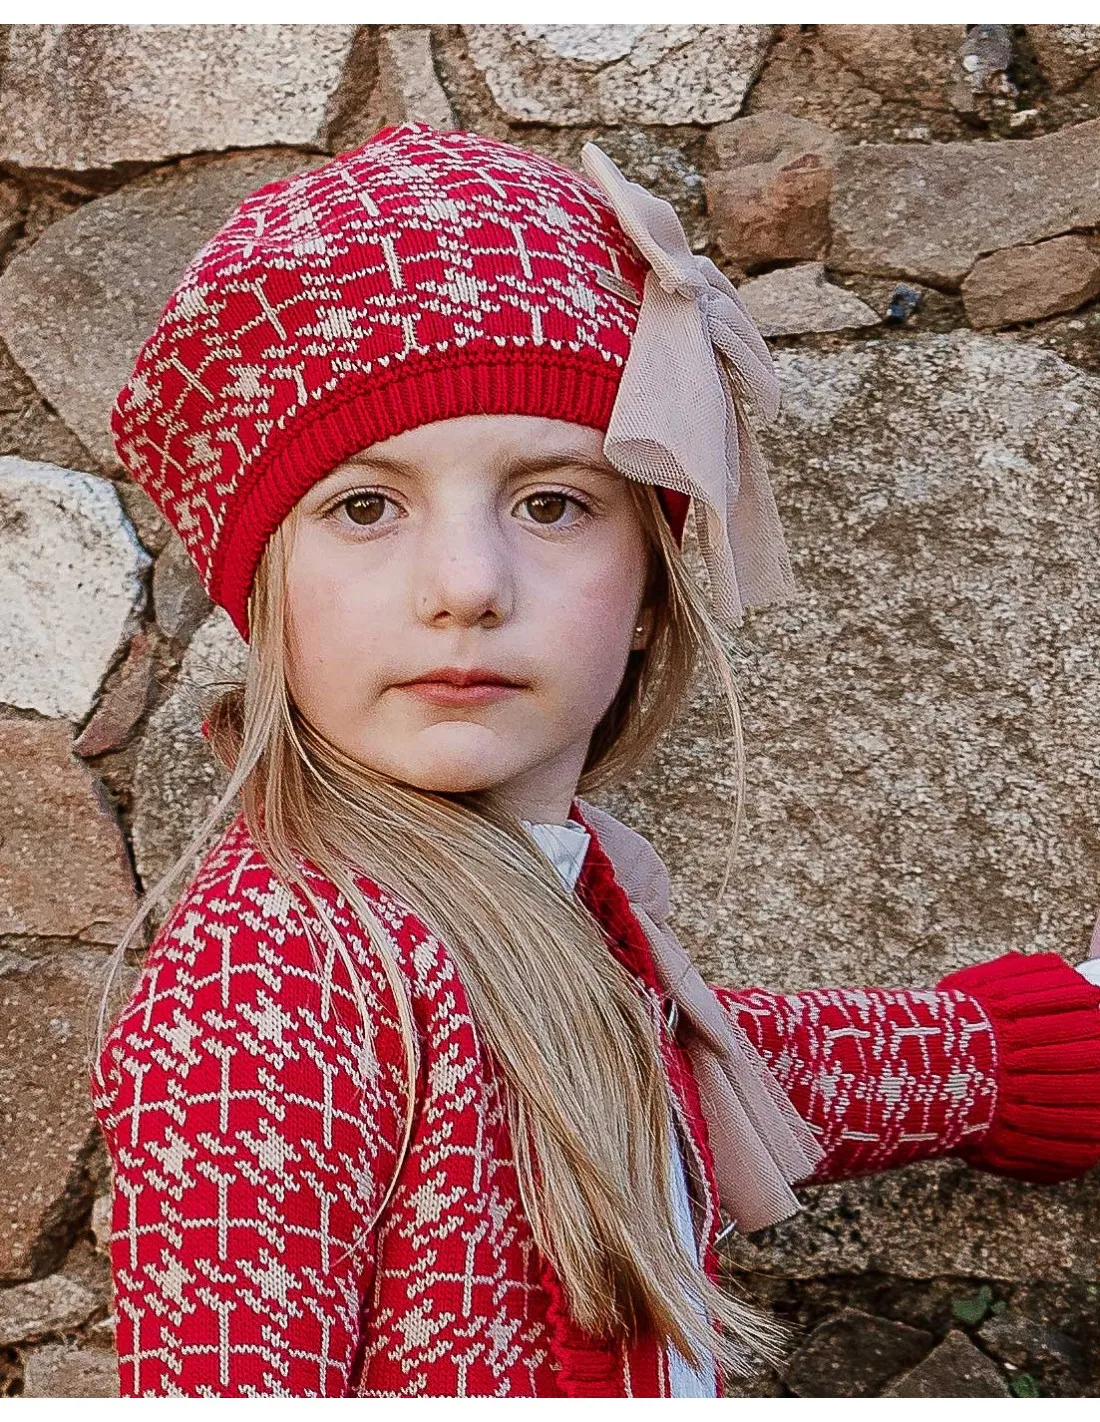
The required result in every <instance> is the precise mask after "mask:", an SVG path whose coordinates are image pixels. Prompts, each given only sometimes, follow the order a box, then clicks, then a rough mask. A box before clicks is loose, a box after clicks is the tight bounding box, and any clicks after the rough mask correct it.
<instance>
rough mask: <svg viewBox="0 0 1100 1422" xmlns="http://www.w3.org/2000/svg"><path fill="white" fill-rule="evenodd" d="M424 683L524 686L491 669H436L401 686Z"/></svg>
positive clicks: (411, 678) (402, 683)
mask: <svg viewBox="0 0 1100 1422" xmlns="http://www.w3.org/2000/svg"><path fill="white" fill-rule="evenodd" d="M422 683H431V684H432V685H438V684H440V683H443V684H446V685H450V686H522V685H523V683H522V682H519V681H516V680H514V679H513V678H512V677H507V676H504V675H503V674H502V673H500V672H495V671H493V670H492V669H491V668H489V667H467V668H462V667H436V668H435V669H434V670H432V671H427V672H424V673H423V674H422V675H421V676H417V677H410V679H409V680H408V681H403V682H400V683H399V685H401V686H418V685H420V684H422Z"/></svg>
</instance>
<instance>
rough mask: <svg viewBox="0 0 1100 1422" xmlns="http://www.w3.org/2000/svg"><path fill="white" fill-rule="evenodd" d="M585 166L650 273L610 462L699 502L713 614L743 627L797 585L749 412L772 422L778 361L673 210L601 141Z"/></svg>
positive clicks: (587, 150)
mask: <svg viewBox="0 0 1100 1422" xmlns="http://www.w3.org/2000/svg"><path fill="white" fill-rule="evenodd" d="M581 162H582V165H583V167H584V170H585V172H586V173H587V174H588V176H589V177H590V178H591V179H592V180H593V181H594V182H595V183H596V184H597V186H598V187H599V188H600V190H601V192H602V193H603V195H604V196H605V197H606V199H607V200H608V202H610V204H611V205H612V207H613V208H614V209H615V213H616V216H617V217H618V219H619V223H620V226H621V227H622V229H623V231H624V232H625V233H626V235H627V236H628V237H629V238H630V239H631V241H632V242H633V243H634V245H635V247H637V249H638V251H639V252H640V253H641V256H642V258H643V259H644V260H645V262H646V263H647V264H648V266H649V271H648V272H647V273H646V278H645V289H644V291H643V293H642V300H641V307H640V309H639V312H638V322H637V326H636V328H635V330H634V334H633V337H632V339H631V346H630V354H629V356H628V358H627V362H626V366H625V369H624V370H623V375H622V380H621V382H620V385H619V390H618V394H617V396H616V400H615V405H614V409H613V410H612V414H611V422H610V424H609V426H608V429H607V435H606V439H605V441H604V454H605V456H606V458H607V460H608V462H609V463H610V464H613V465H614V466H615V468H616V469H618V470H619V471H620V472H621V473H623V474H625V475H626V476H627V477H628V478H631V479H639V480H641V481H643V482H644V483H649V484H658V485H662V486H664V487H666V488H670V489H678V490H679V491H680V492H681V493H684V494H689V495H690V496H691V499H692V507H693V508H694V509H695V528H696V535H697V537H698V540H699V548H700V551H701V553H702V555H703V558H704V560H705V562H706V566H707V572H708V575H709V577H710V593H711V603H712V606H713V608H714V612H715V616H716V617H717V618H718V620H719V621H721V622H723V623H724V624H725V625H727V626H731V627H734V626H739V625H740V623H741V621H742V620H743V616H744V609H745V607H746V606H750V605H751V606H762V605H764V604H767V603H770V602H777V601H782V600H783V599H784V598H785V597H787V596H788V594H789V593H790V592H791V591H792V589H793V585H794V584H793V579H792V577H791V564H790V558H789V556H788V554H787V546H786V543H785V542H784V539H783V529H782V526H781V525H780V522H779V514H778V512H777V511H776V507H775V498H774V495H773V494H772V490H771V485H770V483H769V482H768V477H767V473H766V471H765V467H764V460H763V456H762V455H761V453H760V449H759V446H758V445H757V442H756V439H755V436H754V435H753V432H752V429H751V428H750V426H749V423H748V420H747V418H746V413H745V412H746V410H749V411H752V413H754V414H755V415H757V416H759V417H760V418H761V419H762V420H764V421H771V420H774V419H775V416H776V414H777V413H778V411H779V382H778V379H777V378H776V374H775V370H774V368H773V366H772V361H771V355H770V354H769V352H768V348H767V346H766V345H765V344H764V339H763V337H762V336H761V335H760V332H759V331H758V330H757V329H756V327H755V325H753V322H752V318H751V317H750V316H749V314H748V311H747V310H746V308H745V304H744V302H743V301H742V300H741V298H740V296H739V295H738V294H737V289H736V288H735V287H734V286H733V285H732V284H731V283H730V282H729V280H728V279H727V278H726V277H725V276H724V275H723V274H722V273H721V272H720V271H719V270H718V268H717V267H716V266H715V265H714V263H713V262H712V261H711V260H710V258H709V257H702V256H696V255H695V254H694V253H693V252H692V251H691V249H690V248H689V246H688V243H687V238H686V236H685V234H684V229H683V227H682V226H681V224H680V219H679V218H678V217H677V215H676V212H675V209H674V208H673V207H672V206H671V204H670V203H667V202H666V201H665V200H664V199H663V198H658V197H655V196H654V195H653V194H652V193H650V192H647V191H646V189H645V188H643V187H641V186H640V185H639V184H638V183H634V182H630V181H629V180H628V179H627V178H625V177H624V176H623V174H622V173H621V172H620V171H619V169H618V168H617V167H616V166H615V164H614V163H613V162H612V160H611V159H610V158H609V157H608V156H607V154H606V153H604V151H603V150H602V149H601V148H599V147H598V146H597V145H596V144H595V143H586V144H585V145H584V147H583V148H582V149H581Z"/></svg>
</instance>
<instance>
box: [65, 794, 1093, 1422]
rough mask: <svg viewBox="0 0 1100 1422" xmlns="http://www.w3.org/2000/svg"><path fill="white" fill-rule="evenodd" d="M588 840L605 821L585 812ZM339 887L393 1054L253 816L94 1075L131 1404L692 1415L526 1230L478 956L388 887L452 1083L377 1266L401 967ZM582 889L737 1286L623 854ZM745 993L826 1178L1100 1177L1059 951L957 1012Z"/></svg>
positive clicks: (1002, 975) (756, 1033)
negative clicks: (896, 1174) (623, 881)
mask: <svg viewBox="0 0 1100 1422" xmlns="http://www.w3.org/2000/svg"><path fill="white" fill-rule="evenodd" d="M571 814H572V816H573V817H574V818H575V819H577V820H580V821H581V822H582V823H584V820H583V816H582V815H581V814H580V812H579V810H578V807H577V805H576V804H574V805H573V807H572V810H571ZM589 828H591V827H589ZM310 883H311V887H312V888H313V890H314V891H315V893H316V894H317V896H318V901H319V903H320V905H321V907H322V908H323V910H324V912H325V913H326V914H327V915H328V916H329V917H330V919H331V921H332V923H334V924H335V926H336V928H337V929H338V930H339V932H340V933H341V934H342V935H343V937H344V940H345V941H346V942H347V944H348V945H349V947H350V949H351V952H352V955H353V958H354V960H355V962H356V963H357V965H358V967H359V969H360V976H361V982H362V987H363V991H364V992H365V994H366V998H367V1002H368V1005H369V1008H370V1012H371V1015H372V1019H373V1024H374V1029H375V1039H374V1049H373V1054H372V1053H371V1052H370V1051H364V1049H363V1040H362V1037H363V1034H362V1031H361V1028H360V1025H359V1024H360V1018H359V1014H358V1010H357V1008H356V1005H355V1001H354V998H353V996H352V993H351V988H350V983H349V980H348V978H347V976H346V974H345V971H344V969H343V966H342V963H341V960H340V958H339V957H338V955H336V954H334V953H333V952H332V951H331V949H330V948H329V947H328V945H327V944H326V941H325V938H324V936H323V934H322V933H321V925H320V923H319V922H318V921H317V916H316V912H315V911H314V909H313V908H312V907H310V906H309V905H308V904H307V903H305V901H304V900H302V901H299V898H298V897H297V896H295V897H294V898H292V896H291V895H290V894H289V893H288V891H287V890H286V889H285V888H284V887H283V886H282V885H281V884H280V883H279V882H278V881H277V880H276V878H275V876H274V874H273V872H272V870H271V869H270V867H269V866H268V864H267V863H266V862H265V860H264V859H263V857H262V856H261V854H260V853H259V851H258V849H257V847H256V845H255V844H254V843H253V841H252V840H251V838H250V836H249V833H248V831H247V828H246V827H245V825H244V823H243V820H240V819H238V820H237V821H236V822H234V824H233V825H232V826H230V828H229V829H228V831H227V832H226V833H225V835H224V836H223V837H222V838H221V839H220V841H219V842H218V843H217V844H216V845H215V846H214V848H213V849H212V850H211V851H210V852H209V853H208V854H207V856H206V857H205V859H204V861H203V863H202V865H201V867H200V869H199V871H198V873H197V874H196V876H195V878H194V880H193V881H192V883H191V885H190V886H189V888H188V890H187V891H186V893H185V894H184V896H183V897H182V898H181V899H180V901H179V902H178V903H177V905H176V906H175V908H174V910H173V912H172V914H171V915H170V916H169V918H168V919H167V920H166V922H165V924H164V925H163V927H162V928H161V930H160V932H159V933H158V935H157V937H156V939H155V941H154V943H153V945H152V947H151V949H150V951H149V953H148V955H147V957H146V960H145V963H144V966H143V969H142V971H141V974H140V977H139V980H138V982H137V985H136V987H135V989H134V991H133V994H132V995H131V997H130V1000H129V1002H128V1004H127V1006H126V1007H125V1009H124V1010H123V1012H122V1013H121V1015H120V1016H119V1017H118V1019H117V1020H116V1021H115V1023H114V1024H113V1026H112V1028H111V1030H110V1033H109V1035H108V1037H107V1039H106V1041H105V1044H104V1048H103V1051H102V1053H101V1055H100V1057H99V1059H98V1062H97V1063H96V1064H95V1067H94V1068H93V1071H92V1074H91V1089H92V1099H93V1104H94V1108H95V1112H96V1116H97V1119H98V1121H99V1123H100V1126H101V1128H102V1130H103V1132H104V1135H105V1137H106V1140H107V1143H108V1146H109V1149H110V1154H111V1160H112V1166H113V1185H114V1199H113V1219H112V1233H111V1241H110V1250H111V1261H112V1272H113V1278H114V1287H115V1316H116V1325H117V1346H118V1354H119V1378H120V1391H121V1393H122V1395H123V1396H131V1397H136V1396H147V1397H148V1396H196V1397H242V1396H284V1397H316V1396H359V1397H393V1396H445V1397H455V1396H511V1397H518V1396H526V1397H532V1396H538V1397H543V1396H572V1397H616V1396H634V1397H661V1396H667V1395H668V1390H669V1389H668V1374H667V1360H666V1355H665V1352H664V1350H663V1349H662V1348H660V1347H658V1346H657V1344H656V1341H655V1340H654V1338H653V1337H651V1336H644V1335H643V1336H641V1337H638V1338H636V1339H634V1340H632V1341H631V1342H630V1343H629V1344H628V1345H619V1344H614V1343H605V1342H604V1341H603V1340H600V1339H597V1338H592V1337H589V1336H586V1335H585V1334H583V1333H582V1332H581V1331H580V1330H579V1329H578V1327H577V1326H576V1325H575V1323H574V1322H573V1320H572V1319H571V1318H570V1316H569V1313H568V1309H567V1307H566V1304H565V1299H564V1297H563V1290H562V1286H561V1282H560V1280H559V1278H558V1277H557V1275H556V1274H555V1272H554V1270H553V1268H552V1266H551V1265H550V1263H549V1261H548V1260H547V1259H546V1258H545V1256H543V1255H542V1253H541V1252H540V1250H539V1249H538V1248H537V1246H536V1244H535V1241H534V1239H533V1237H532V1234H531V1230H530V1227H529V1224H528V1222H527V1219H526V1217H525V1214H524V1210H523V1206H522V1202H521V1199H520V1194H519V1189H518V1184H517V1177H516V1171H515V1166H514V1162H513V1156H512V1151H511V1148H510V1144H509V1137H508V1130H507V1123H506V1119H505V1115H504V1111H503V1109H502V1102H501V1097H500V1094H499V1092H498V1088H497V1082H496V1079H495V1077H494V1075H493V1072H492V1064H491V1062H490V1061H489V1060H488V1059H487V1057H486V1055H485V1053H484V1051H483V1049H482V1048H481V1046H480V1044H479V1040H478V1036H477V1033H476V1031H475V1027H474V1023H473V1021H472V1020H471V1015H470V1010H469V1006H468V1003H467V999H466V995H465V993H464V991H463V988H462V984H461V982H460V981H459V977H458V974H457V972H456V969H455V964H454V960H453V959H452V957H451V955H450V954H449V953H448V951H447V949H446V947H445V946H444V945H443V944H442V943H440V942H439V940H438V939H437V938H436V937H434V936H433V935H432V934H431V933H430V932H429V931H428V930H427V929H426V927H425V926H424V925H423V924H422V923H421V922H420V920H418V919H417V918H415V917H414V916H413V915H411V914H410V913H408V912H407V911H406V910H405V909H404V908H403V907H402V905H401V904H400V903H399V902H398V901H397V900H396V899H394V898H393V897H392V896H391V895H390V894H388V893H387V892H385V891H383V890H382V889H380V888H379V887H378V886H377V885H375V884H374V883H373V882H372V881H371V880H369V879H362V880H360V883H361V886H362V888H363V891H364V892H365V893H366V894H367V895H368V897H369V899H370V901H371V903H372V905H373V906H374V908H375V909H376V911H377V912H378V914H379V916H380V917H381V919H382V921H383V922H384V924H385V925H386V926H387V928H388V930H389V932H390V934H391V936H392V940H393V944H394V947H395V949H396V951H397V954H398V959H399V964H400V969H401V973H402V976H403V978H404V980H405V982H406V983H407V987H408V994H409V997H410V1000H411V1003H412V1008H413V1013H414V1016H415V1021H416V1026H417V1030H418V1035H419V1039H420V1045H421V1060H420V1070H419V1079H418V1082H417V1094H416V1103H415V1115H414V1121H413V1128H412V1135H411V1139H410V1142H409V1146H408V1150H407V1152H406V1154H405V1156H404V1159H403V1161H402V1163H401V1166H400V1170H399V1172H398V1174H397V1178H396V1185H395V1187H394V1189H393V1192H392V1194H391V1196H390V1199H389V1202H388V1204H387V1206H386V1208H385V1210H384V1211H383V1212H382V1215H381V1217H380V1220H379V1222H378V1224H377V1226H376V1228H375V1229H374V1230H373V1231H372V1232H370V1234H369V1235H368V1236H367V1237H366V1239H365V1240H362V1241H360V1242H359V1244H358V1246H357V1247H352V1246H353V1243H354V1241H355V1238H356V1235H357V1233H358V1231H359V1229H360V1228H361V1226H362V1224H363V1223H364V1222H365V1221H367V1220H368V1219H369V1218H371V1216H373V1214H374V1213H375V1209H376V1207H377V1204H378V1203H379V1202H380V1200H381V1198H382V1195H383V1194H384V1192H385V1191H386V1189H387V1187H388V1186H389V1184H390V1182H391V1179H392V1178H393V1176H394V1169H395V1165H396V1161H397V1154H398V1144H399V1141H400V1138H401V1134H402V1130H403V1124H404V1120H405V1092H406V1086H405V1057H404V1048H403V1045H402V1037H401V1032H400V1028H399V1018H398V1014H397V1005H396V1001H395V998H394V995H393V993H392V991H391V987H390V983H389V980H388V979H387V977H386V974H385V972H384V971H383V967H382V960H381V958H380V955H379V953H378V952H377V951H376V950H375V948H374V947H373V946H372V944H371V943H370V942H369V941H367V940H366V939H365V938H364V936H363V935H362V934H361V933H360V932H359V931H358V930H357V928H356V925H355V923H354V921H353V919H352V917H351V916H350V915H349V913H348V911H347V907H346V904H345V902H344V900H343V899H342V897H341V895H340V894H339V893H338V892H337V890H336V889H335V887H334V886H332V885H331V884H330V883H329V882H328V881H327V880H326V879H324V878H323V877H322V876H321V875H319V874H317V873H311V878H310ZM577 892H578V893H579V894H580V895H581V896H582V899H583V900H584V902H585V903H587V904H588V906H589V907H590V908H591V909H592V911H593V913H594V914H595V915H596V917H597V918H598V920H599V921H600V923H601V925H602V926H603V927H604V929H605V933H606V937H607V942H608V945H609V949H610V951H612V952H613V953H614V954H615V955H616V957H617V958H618V959H619V961H620V962H622V963H623V964H624V965H625V966H626V967H627V968H628V969H629V971H630V972H632V973H633V974H634V975H635V976H636V978H637V981H638V984H639V988H640V990H641V991H642V992H643V993H644V994H645V995H647V996H648V998H649V999H650V1000H651V1005H652V1007H653V1009H654V1015H655V1017H656V1018H657V1019H658V1020H659V1022H660V1024H661V1025H660V1041H661V1051H662V1056H663V1060H664V1064H665V1067H666V1070H667V1074H668V1077H669V1081H670V1085H671V1087H672V1095H673V1104H674V1108H675V1110H676V1112H677V1114H678V1116H679V1119H680V1124H681V1126H682V1128H683V1132H684V1136H685V1143H686V1148H685V1165H686V1167H687V1170H688V1174H689V1178H690V1180H691V1183H692V1193H693V1196H694V1199H693V1210H694V1213H695V1223H696V1229H697V1237H698V1240H699V1245H700V1257H701V1259H702V1260H703V1265H704V1267H705V1269H706V1270H707V1271H708V1273H709V1274H710V1276H711V1277H712V1278H713V1277H716V1276H717V1267H718V1253H717V1249H716V1245H715V1237H716V1235H717V1234H718V1232H719V1227H720V1221H719V1215H718V1209H717V1196H716V1191H715V1184H714V1177H713V1167H712V1162H711V1157H710V1153H709V1148H708V1143H707V1139H706V1131H705V1127H704V1123H703V1120H702V1117H701V1114H700V1111H699V1101H698V1096H697V1093H696V1090H695V1086H694V1082H693V1078H692V1076H691V1072H690V1068H689V1066H688V1061H687V1056H686V1053H684V1052H683V1050H682V1049H681V1047H680V1046H679V1045H678V1044H677V1041H676V1039H675V1036H674V1035H673V1033H672V1032H671V1031H670V1030H669V1028H668V1026H667V1025H666V1024H665V1021H664V1017H663V1015H662V1012H661V1008H662V1006H663V1004H662V1001H661V997H660V990H659V986H658V982H657V979H656V976H655V974H654V970H653V965H652V961H651V958H650V954H649V949H648V945H647V942H646V939H645V936H644V934H643V932H642V931H641V929H640V927H639V925H638V923H637V921H636V919H635V918H634V916H633V914H632V912H631V910H630V908H629V905H628V903H627V901H626V898H625V895H624V894H623V892H622V889H621V888H620V886H619V885H618V883H617V881H616V879H615V876H614V871H613V869H612V867H611V864H610V862H609V860H608V859H607V857H606V855H605V854H604V852H603V851H602V849H601V848H600V846H599V843H598V840H597V839H596V837H595V834H594V833H593V835H592V841H591V843H590V846H589V849H588V853H587V856H586V859H585V863H584V866H583V869H582V871H581V875H580V878H579V879H578V882H577ZM310 935H312V937H313V939H314V940H315V943H316V945H317V954H318V956H317V958H316V959H315V957H314V954H313V952H311V946H310ZM716 992H717V994H718V996H719V999H720V1000H721V1002H722V1004H723V1006H724V1007H725V1009H726V1010H727V1011H728V1012H729V1013H730V1015H731V1017H732V1018H733V1020H734V1021H735V1022H736V1023H737V1024H738V1025H739V1026H741V1027H742V1028H744V1030H745V1031H746V1032H747V1033H748V1035H749V1037H750V1038H751V1039H752V1041H753V1042H754V1043H755V1045H756V1046H757V1048H758V1049H759V1050H760V1051H761V1052H762V1053H763V1055H764V1057H765V1058H766V1059H767V1060H768V1062H769V1063H770V1064H771V1066H772V1068H773V1069H774V1070H775V1072H776V1074H777V1075H778V1077H779V1079H780V1080H781V1081H782V1083H783V1085H784V1086H785V1088H786V1089H787V1091H788V1092H789V1093H790V1095H791V1098H792V1100H793V1101H794V1104H795V1106H796V1107H797V1108H798V1110H799V1111H800V1112H801V1113H802V1114H803V1116H804V1117H805V1118H806V1119H807V1121H808V1122H809V1123H810V1125H811V1126H812V1128H813V1130H814V1131H815V1132H816V1133H817V1135H818V1136H819V1138H820V1140H821V1142H822V1145H823V1146H824V1149H825V1159H824V1162H823V1164H822V1165H821V1167H820V1168H819V1170H818V1171H817V1173H816V1174H815V1176H814V1177H813V1179H814V1181H825V1180H837V1179H841V1178H844V1177H847V1176H852V1175H857V1174H862V1173H866V1172H869V1171H875V1170H883V1169H887V1168H890V1167H893V1166H898V1165H901V1164H903V1163H905V1162H908V1161H913V1160H917V1159H920V1158H924V1157H929V1156H938V1155H955V1156H961V1157H962V1158H963V1159H965V1160H967V1161H969V1162H970V1163H971V1164H973V1165H975V1166H978V1167H980V1168H983V1169H986V1170H992V1171H996V1172H999V1173H1003V1174H1008V1175H1016V1176H1019V1177H1021V1178H1024V1179H1028V1180H1036V1181H1053V1180H1058V1179H1063V1178H1067V1177H1069V1176H1073V1175H1077V1174H1080V1173H1083V1172H1084V1171H1086V1170H1087V1169H1089V1168H1090V1167H1091V1166H1092V1165H1093V1164H1094V1163H1095V1162H1096V1161H1097V1160H1098V1159H1100V1011H1098V1010H1097V1009H1098V1007H1100V989H1098V988H1096V987H1094V986H1092V985H1091V984H1089V983H1088V982H1086V981H1085V979H1084V978H1082V977H1081V976H1080V974H1078V973H1077V972H1075V971H1074V970H1073V969H1072V968H1071V967H1070V966H1069V965H1068V964H1067V963H1065V962H1063V961H1062V959H1060V958H1059V957H1057V956H1056V955H1054V954H1036V955H1032V956H1028V955H1023V954H1018V953H1012V954H1008V955H1006V956H1004V957H1002V958H999V959H996V960H995V961H993V962H989V963H985V964H982V965H980V966H978V967H972V968H966V969H964V970H962V971H961V972H955V973H952V974H951V975H950V976H948V977H947V978H945V979H944V980H943V981H942V982H941V983H940V984H939V986H938V987H937V988H936V989H934V990H921V991H913V990H908V989H898V990H891V989H885V988H862V989H840V988H837V989H828V990H820V991H810V992H796V993H789V994H779V993H772V992H765V991H763V990H760V989H755V988H750V989H733V988H725V987H719V988H717V989H716ZM717 1384H718V1387H719V1390H720V1391H721V1386H722V1379H721V1376H720V1375H719V1377H718V1378H717Z"/></svg>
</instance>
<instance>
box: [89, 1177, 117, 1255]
mask: <svg viewBox="0 0 1100 1422" xmlns="http://www.w3.org/2000/svg"><path fill="white" fill-rule="evenodd" d="M113 1205H114V1200H113V1196H112V1194H111V1192H110V1190H108V1191H107V1192H106V1194H104V1195H97V1196H96V1197H95V1200H94V1201H93V1202H92V1219H91V1231H92V1237H93V1238H94V1240H95V1248H96V1251H97V1252H98V1253H99V1254H103V1255H109V1254H110V1251H111V1214H112V1209H113Z"/></svg>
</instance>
